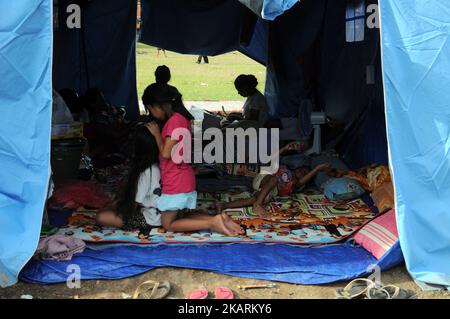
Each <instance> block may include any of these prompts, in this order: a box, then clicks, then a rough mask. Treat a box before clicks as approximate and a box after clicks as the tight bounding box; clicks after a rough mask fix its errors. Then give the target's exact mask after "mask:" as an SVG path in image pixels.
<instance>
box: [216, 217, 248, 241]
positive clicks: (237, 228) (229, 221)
mask: <svg viewBox="0 0 450 319" xmlns="http://www.w3.org/2000/svg"><path fill="white" fill-rule="evenodd" d="M220 216H222V218H223V222H224V223H225V226H226V227H227V228H228V229H230V230H231V231H232V232H233V233H235V236H237V235H242V234H244V230H243V229H242V227H241V226H239V225H238V224H237V223H236V222H234V221H233V220H232V219H231V218H230V216H228V215H227V214H225V213H222V214H221V215H220Z"/></svg>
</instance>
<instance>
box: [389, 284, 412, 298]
mask: <svg viewBox="0 0 450 319" xmlns="http://www.w3.org/2000/svg"><path fill="white" fill-rule="evenodd" d="M383 289H384V290H385V291H387V292H388V294H389V296H390V299H417V298H418V296H417V294H416V293H415V292H414V291H412V290H409V289H404V288H400V287H397V286H394V285H387V286H384V287H383Z"/></svg>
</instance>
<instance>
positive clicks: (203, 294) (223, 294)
mask: <svg viewBox="0 0 450 319" xmlns="http://www.w3.org/2000/svg"><path fill="white" fill-rule="evenodd" d="M208 295H209V292H208V290H206V289H197V290H194V291H192V292H191V293H190V294H189V296H188V298H187V299H206V298H208ZM214 298H215V299H234V294H233V291H232V290H231V289H230V288H226V287H217V288H215V289H214Z"/></svg>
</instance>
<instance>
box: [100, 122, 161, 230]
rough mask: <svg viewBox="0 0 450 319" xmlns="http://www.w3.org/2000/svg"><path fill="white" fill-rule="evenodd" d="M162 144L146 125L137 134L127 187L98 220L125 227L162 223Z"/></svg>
mask: <svg viewBox="0 0 450 319" xmlns="http://www.w3.org/2000/svg"><path fill="white" fill-rule="evenodd" d="M158 154H159V152H158V146H157V144H156V140H155V138H154V137H153V135H152V134H151V133H150V132H149V131H148V129H147V128H146V127H145V126H143V127H140V128H139V129H137V130H136V133H135V136H134V156H133V157H132V164H131V168H130V171H129V174H128V180H127V183H126V185H125V187H124V188H123V189H122V190H121V192H120V194H119V196H118V198H117V200H116V201H115V203H114V205H113V206H112V207H111V208H107V209H104V210H102V211H99V212H98V213H97V223H98V224H100V225H103V226H110V227H117V228H123V229H142V228H146V227H148V226H160V225H161V214H160V213H159V211H158V209H157V208H156V207H157V201H158V199H159V197H160V195H161V174H160V170H159V158H158Z"/></svg>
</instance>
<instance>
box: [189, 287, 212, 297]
mask: <svg viewBox="0 0 450 319" xmlns="http://www.w3.org/2000/svg"><path fill="white" fill-rule="evenodd" d="M208 294H209V292H208V290H206V289H197V290H194V291H192V292H191V293H190V294H189V296H188V298H187V299H206V298H208Z"/></svg>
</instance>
